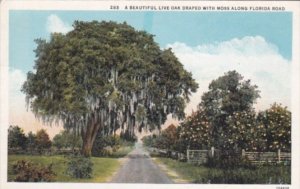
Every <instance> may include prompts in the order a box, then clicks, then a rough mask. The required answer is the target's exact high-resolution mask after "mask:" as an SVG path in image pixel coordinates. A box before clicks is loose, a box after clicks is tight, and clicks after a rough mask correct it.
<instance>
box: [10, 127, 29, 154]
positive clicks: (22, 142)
mask: <svg viewBox="0 0 300 189" xmlns="http://www.w3.org/2000/svg"><path fill="white" fill-rule="evenodd" d="M26 140H27V138H26V136H25V134H24V131H23V129H21V128H20V127H19V126H17V125H15V126H13V125H11V126H9V128H8V148H21V149H26Z"/></svg>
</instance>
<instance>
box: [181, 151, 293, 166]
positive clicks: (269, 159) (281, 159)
mask: <svg viewBox="0 0 300 189" xmlns="http://www.w3.org/2000/svg"><path fill="white" fill-rule="evenodd" d="M219 153H220V151H219V150H216V149H215V148H214V147H212V148H211V149H210V150H187V155H186V156H187V162H188V163H194V164H204V163H206V162H207V161H208V158H209V157H211V158H214V157H216V154H219ZM237 155H238V156H242V157H243V158H245V159H247V160H248V161H250V163H252V164H265V163H274V164H276V163H284V164H290V162H291V153H289V152H281V151H280V150H278V151H277V152H246V151H245V150H242V153H241V154H237Z"/></svg>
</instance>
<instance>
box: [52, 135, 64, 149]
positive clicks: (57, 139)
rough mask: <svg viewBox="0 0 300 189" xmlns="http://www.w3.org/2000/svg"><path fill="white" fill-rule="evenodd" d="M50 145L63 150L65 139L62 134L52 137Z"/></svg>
mask: <svg viewBox="0 0 300 189" xmlns="http://www.w3.org/2000/svg"><path fill="white" fill-rule="evenodd" d="M52 145H53V146H54V147H56V148H57V149H58V150H60V149H62V148H64V147H65V146H66V142H65V138H64V137H63V134H62V133H59V134H56V135H55V136H54V137H53V140H52Z"/></svg>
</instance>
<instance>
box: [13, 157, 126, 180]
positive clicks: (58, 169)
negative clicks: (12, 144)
mask: <svg viewBox="0 0 300 189" xmlns="http://www.w3.org/2000/svg"><path fill="white" fill-rule="evenodd" d="M25 159H26V160H27V161H30V162H32V163H33V164H34V165H41V166H43V167H46V166H48V165H49V164H52V169H53V171H54V172H55V173H56V176H55V177H54V178H53V182H64V183H65V182H73V183H79V182H86V183H103V182H107V181H108V179H110V178H111V176H112V175H113V173H115V172H116V171H117V170H118V168H120V162H119V161H118V159H116V158H95V157H92V158H91V160H92V163H93V177H92V178H86V179H81V178H73V177H71V176H70V175H68V174H66V169H67V163H66V162H67V161H68V159H67V157H66V156H62V155H53V156H44V155H8V172H7V174H8V175H7V176H8V177H7V180H8V182H12V181H14V179H15V176H16V174H15V173H13V164H15V163H16V162H17V161H20V160H25Z"/></svg>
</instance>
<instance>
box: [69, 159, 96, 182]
mask: <svg viewBox="0 0 300 189" xmlns="http://www.w3.org/2000/svg"><path fill="white" fill-rule="evenodd" d="M66 173H67V174H68V175H70V176H71V177H73V178H91V177H92V173H93V162H92V161H91V158H87V157H83V156H70V157H69V160H68V162H67V170H66Z"/></svg>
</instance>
